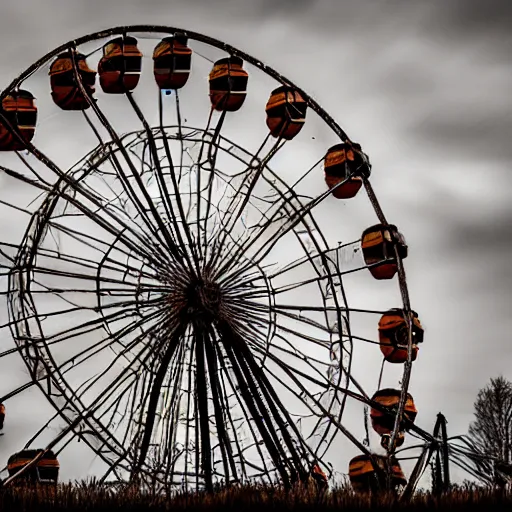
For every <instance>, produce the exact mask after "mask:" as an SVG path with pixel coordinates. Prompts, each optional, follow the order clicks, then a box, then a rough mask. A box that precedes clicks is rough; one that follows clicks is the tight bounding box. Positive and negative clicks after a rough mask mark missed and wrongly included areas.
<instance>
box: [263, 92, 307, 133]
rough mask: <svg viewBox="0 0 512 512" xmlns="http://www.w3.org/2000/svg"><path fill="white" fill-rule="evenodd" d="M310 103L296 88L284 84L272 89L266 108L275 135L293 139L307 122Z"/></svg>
mask: <svg viewBox="0 0 512 512" xmlns="http://www.w3.org/2000/svg"><path fill="white" fill-rule="evenodd" d="M307 107H308V104H307V102H306V100H305V99H304V98H303V97H302V95H301V94H300V93H299V91H297V90H296V89H293V88H292V87H289V86H287V85H282V86H281V87H278V88H277V89H275V90H273V91H272V94H271V95H270V98H269V100H268V102H267V106H266V108H265V110H266V112H267V126H268V128H269V130H270V133H271V134H272V136H273V137H276V138H277V137H282V138H283V139H285V140H292V139H293V138H294V137H295V136H296V135H297V134H298V133H299V132H300V131H301V130H302V127H303V126H304V123H305V122H306V110H307Z"/></svg>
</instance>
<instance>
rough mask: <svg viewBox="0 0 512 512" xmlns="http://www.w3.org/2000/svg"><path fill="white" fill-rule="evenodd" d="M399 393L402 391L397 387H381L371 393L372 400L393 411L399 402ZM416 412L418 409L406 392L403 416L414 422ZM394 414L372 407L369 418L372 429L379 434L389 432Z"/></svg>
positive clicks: (391, 428) (393, 420)
mask: <svg viewBox="0 0 512 512" xmlns="http://www.w3.org/2000/svg"><path fill="white" fill-rule="evenodd" d="M401 393H402V392H401V390H399V389H381V390H380V391H377V393H375V394H374V395H373V397H372V400H373V401H374V402H377V403H378V404H379V405H382V406H383V407H385V408H386V409H389V410H390V411H395V410H396V409H397V408H398V405H399V403H400V395H401ZM417 414H418V411H417V409H416V406H415V405H414V400H413V398H412V396H411V395H410V393H407V398H406V401H405V407H404V413H403V417H404V418H405V419H407V420H409V421H412V422H414V420H415V419H416V415H417ZM395 416H396V415H393V414H385V413H383V412H380V411H378V410H377V409H374V408H373V407H372V409H371V411H370V418H371V421H372V427H373V430H375V432H377V434H380V435H381V436H382V435H384V434H390V433H391V432H392V431H393V427H394V425H395ZM399 431H400V432H403V428H402V427H400V429H399Z"/></svg>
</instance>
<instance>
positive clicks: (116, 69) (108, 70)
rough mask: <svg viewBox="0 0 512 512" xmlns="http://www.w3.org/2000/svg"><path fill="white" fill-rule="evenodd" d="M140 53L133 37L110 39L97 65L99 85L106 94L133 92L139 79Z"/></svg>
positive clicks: (140, 67)
mask: <svg viewBox="0 0 512 512" xmlns="http://www.w3.org/2000/svg"><path fill="white" fill-rule="evenodd" d="M141 69H142V53H141V52H140V50H139V48H138V47H137V39H135V37H130V36H125V37H117V38H116V39H112V41H109V42H108V43H107V44H106V45H105V46H104V47H103V57H102V58H101V60H100V62H99V64H98V74H99V75H100V85H101V88H102V89H103V92H106V93H107V94H123V93H125V92H126V91H133V89H135V87H137V84H138V83H139V79H140V72H141Z"/></svg>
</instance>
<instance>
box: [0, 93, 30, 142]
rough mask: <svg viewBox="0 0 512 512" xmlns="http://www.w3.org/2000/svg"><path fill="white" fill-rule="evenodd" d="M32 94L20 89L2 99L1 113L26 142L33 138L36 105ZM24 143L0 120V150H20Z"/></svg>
mask: <svg viewBox="0 0 512 512" xmlns="http://www.w3.org/2000/svg"><path fill="white" fill-rule="evenodd" d="M34 99H35V98H34V96H32V94H31V93H29V92H28V91H23V90H21V89H19V90H17V91H13V92H11V93H9V94H8V95H7V96H6V97H5V98H4V99H3V101H2V114H3V115H4V116H5V118H6V120H7V122H8V124H9V125H10V126H11V128H12V129H14V130H15V131H16V132H17V133H18V135H19V136H20V137H21V138H22V139H23V140H24V141H26V142H30V141H31V140H32V139H33V138H34V133H35V131H36V123H37V107H36V105H35V102H34ZM25 148H26V145H25V144H24V143H23V142H22V141H20V140H19V139H18V137H17V136H16V135H15V134H14V133H13V132H12V131H11V130H10V129H9V126H8V125H7V124H3V123H2V122H1V121H0V151H20V150H22V149H25Z"/></svg>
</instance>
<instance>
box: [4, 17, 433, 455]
mask: <svg viewBox="0 0 512 512" xmlns="http://www.w3.org/2000/svg"><path fill="white" fill-rule="evenodd" d="M127 33H133V34H136V33H151V34H155V35H158V34H164V35H169V34H175V33H180V34H183V35H185V36H186V37H188V38H190V39H191V40H195V41H198V42H200V43H204V44H207V45H210V46H213V47H215V48H217V49H219V50H222V51H225V52H226V53H228V54H229V55H230V56H234V57H240V58H242V59H243V60H245V61H247V62H249V63H250V64H252V65H253V66H255V67H257V68H258V69H259V70H260V71H262V72H264V73H265V74H267V75H268V76H270V77H272V78H273V79H275V80H276V81H278V82H280V83H281V84H283V85H288V86H290V87H293V88H294V89H296V90H297V91H299V92H300V94H301V95H302V96H303V97H304V98H305V100H306V101H307V105H308V107H309V108H311V109H312V110H313V111H314V112H315V113H316V114H317V115H318V116H319V117H320V118H321V119H322V120H323V121H324V122H325V123H326V124H327V125H328V126H329V127H330V129H331V130H332V131H333V132H334V133H335V134H336V135H337V136H338V137H339V138H340V139H341V141H343V142H347V141H348V142H350V139H349V137H348V135H347V134H346V133H345V132H344V131H343V129H342V128H341V127H340V126H339V125H338V124H337V123H336V122H335V121H334V119H333V118H332V117H331V116H330V115H329V114H328V113H327V112H326V111H325V110H323V109H322V107H320V105H319V104H318V103H317V102H316V101H315V100H314V99H313V98H311V96H309V95H308V94H307V93H306V92H305V91H303V90H302V89H301V88H299V87H298V86H296V85H295V84H294V83H293V82H291V81H290V80H288V79H287V78H285V77H284V76H282V75H280V74H279V73H278V72H277V71H275V70H274V69H272V68H270V67H268V66H266V65H264V64H263V63H262V62H261V61H259V60H258V59H256V58H253V57H251V56H250V55H248V54H246V53H244V52H242V51H240V50H238V49H237V48H235V47H233V46H231V45H228V44H226V43H224V42H222V41H220V40H218V39H214V38H211V37H208V36H205V35H202V34H200V33H197V32H193V31H188V30H183V29H180V28H175V27H167V26H158V25H131V26H120V27H115V28H111V29H108V30H103V31H98V32H95V33H93V34H90V35H87V36H83V37H80V38H78V39H75V40H72V41H70V42H68V43H65V44H63V45H61V46H59V47H58V48H56V49H54V50H52V51H51V52H49V53H47V54H46V55H45V56H44V57H42V58H41V59H39V60H38V61H37V62H35V63H34V64H33V65H31V66H30V67H29V68H28V69H27V70H25V71H24V72H23V73H22V74H21V75H19V76H18V77H17V78H16V79H15V80H13V81H12V82H11V84H10V85H9V86H8V87H7V88H6V89H5V90H4V91H3V92H2V93H1V94H0V102H1V101H2V100H3V99H4V98H5V96H6V95H7V94H9V92H11V91H13V90H15V89H17V88H18V87H19V85H20V84H21V83H23V81H24V80H26V79H27V78H29V77H30V76H31V75H32V74H33V73H34V72H36V71H37V70H39V69H40V68H41V67H42V66H43V65H45V64H46V63H48V61H49V60H50V59H52V58H53V57H55V56H57V55H58V54H59V53H61V52H63V51H65V50H70V49H71V50H73V49H76V48H77V47H78V46H80V45H82V44H85V43H88V42H91V41H94V40H97V39H102V38H107V37H110V36H114V35H126V34H127ZM0 119H2V120H3V121H4V122H5V124H6V125H9V122H8V120H7V119H6V118H5V117H4V116H3V114H2V113H1V112H0ZM27 148H28V150H29V151H30V152H32V153H33V154H35V155H36V156H37V157H38V158H39V159H40V160H41V161H43V162H45V163H46V165H47V166H48V167H50V168H51V169H52V170H54V172H55V173H56V174H57V175H58V176H59V182H63V183H64V184H65V185H64V186H66V184H67V186H69V185H70V181H69V178H68V177H67V176H66V175H65V173H63V172H62V171H60V169H58V167H56V166H55V165H54V164H53V162H51V161H50V160H48V159H47V158H46V157H45V156H44V155H43V154H42V153H40V152H39V151H38V150H37V148H36V147H35V146H33V145H32V144H30V143H29V144H27ZM362 180H363V183H364V186H365V190H366V192H367V194H368V197H369V199H370V202H371V204H372V206H373V208H374V210H375V213H376V215H377V217H378V219H379V221H380V222H381V223H382V224H384V225H387V224H388V222H387V220H386V218H385V216H384V214H383V212H382V209H381V208H380V205H379V203H378V200H377V198H376V196H375V194H374V192H373V189H372V187H371V184H370V182H369V179H368V176H362ZM37 186H39V187H40V188H41V189H42V190H46V191H47V192H50V189H49V188H48V187H46V186H45V185H43V184H41V183H40V184H38V185H37ZM55 190H58V187H56V189H55ZM330 192H331V191H330V190H328V191H326V192H325V194H323V195H322V196H321V197H320V198H319V199H320V200H321V199H322V198H324V197H326V196H327V195H328V194H329V193H330ZM61 193H62V191H57V192H55V194H56V195H57V196H59V194H61ZM307 213H308V212H306V213H305V214H307ZM320 252H321V251H320ZM395 259H396V262H397V267H398V280H399V285H400V291H401V295H402V300H403V305H404V311H405V312H406V314H408V316H409V324H408V349H407V351H408V358H407V361H406V362H405V364H404V372H403V378H402V386H401V397H400V403H399V406H398V409H397V411H396V416H395V424H394V429H393V433H392V435H391V441H390V446H391V447H393V446H394V440H395V438H396V436H397V434H398V430H399V426H400V424H402V422H405V424H407V425H408V428H409V429H410V430H411V431H413V432H416V433H417V434H419V435H420V436H422V437H423V438H425V439H431V440H432V437H431V436H430V435H429V434H428V433H426V432H425V431H423V430H422V429H420V428H419V427H417V426H416V425H414V424H412V423H409V424H408V422H407V420H404V418H403V411H404V407H405V401H406V397H407V390H408V386H409V380H410V374H411V368H412V360H411V354H412V351H411V350H412V335H411V332H412V312H411V308H410V303H409V295H408V290H407V284H406V277H405V269H404V266H403V263H402V257H401V255H400V254H399V252H398V250H397V248H396V247H395ZM329 279H332V276H331V277H329ZM37 384H38V386H40V387H41V389H42V390H43V388H42V386H41V385H40V384H39V383H37ZM338 391H339V392H341V393H344V394H345V396H351V397H352V398H354V399H356V400H359V401H360V402H363V403H365V404H366V405H369V406H371V407H372V408H375V409H376V410H381V412H383V413H384V414H388V415H391V414H392V413H390V411H388V410H386V409H385V408H382V406H381V405H380V404H378V403H376V402H375V401H373V400H371V399H370V398H369V397H367V396H365V395H358V394H357V393H354V392H351V391H349V390H348V389H344V388H343V389H342V388H340V389H338ZM43 392H45V391H44V390H43ZM45 393H46V392H45ZM3 398H4V399H5V398H6V397H3ZM0 401H2V400H0ZM56 408H57V411H58V412H60V411H59V408H58V407H56ZM324 412H326V411H324ZM393 415H394V414H393ZM61 417H63V418H64V419H66V421H67V422H68V425H69V427H68V429H69V430H68V431H71V430H73V429H75V428H76V427H77V426H78V425H79V424H80V423H81V422H82V421H85V423H86V424H89V426H90V427H91V429H93V430H94V425H92V424H91V423H89V422H90V421H92V420H90V419H88V418H84V417H83V416H82V415H79V417H78V418H77V420H76V424H75V423H74V422H71V423H70V422H69V418H65V417H64V416H63V415H62V414H61ZM331 421H332V422H333V424H335V427H336V428H337V429H339V430H340V431H341V432H343V433H344V434H345V435H346V436H347V437H348V438H349V439H350V440H351V441H352V442H353V443H354V444H356V445H357V446H358V447H359V448H360V449H361V451H363V453H367V454H368V455H370V456H371V453H370V452H369V450H368V449H367V448H366V447H365V446H364V445H363V444H362V443H360V442H359V441H358V440H357V439H356V438H354V437H353V436H352V435H351V434H350V433H349V432H348V431H346V429H345V428H344V427H343V426H342V425H341V424H340V423H339V422H337V420H336V418H335V417H332V418H331ZM78 435H79V436H80V437H82V435H81V434H80V433H79V434H78ZM58 439H59V440H60V439H62V437H61V436H59V437H58ZM83 439H84V440H85V437H83ZM56 442H57V441H56ZM53 445H54V444H52V445H51V446H49V447H48V448H47V449H50V448H51V447H52V446H53ZM93 449H94V448H93ZM95 451H96V450H95ZM393 451H394V449H393V448H392V449H391V450H390V451H389V453H388V455H391V454H392V453H393ZM119 455H121V456H122V455H123V454H119Z"/></svg>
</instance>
